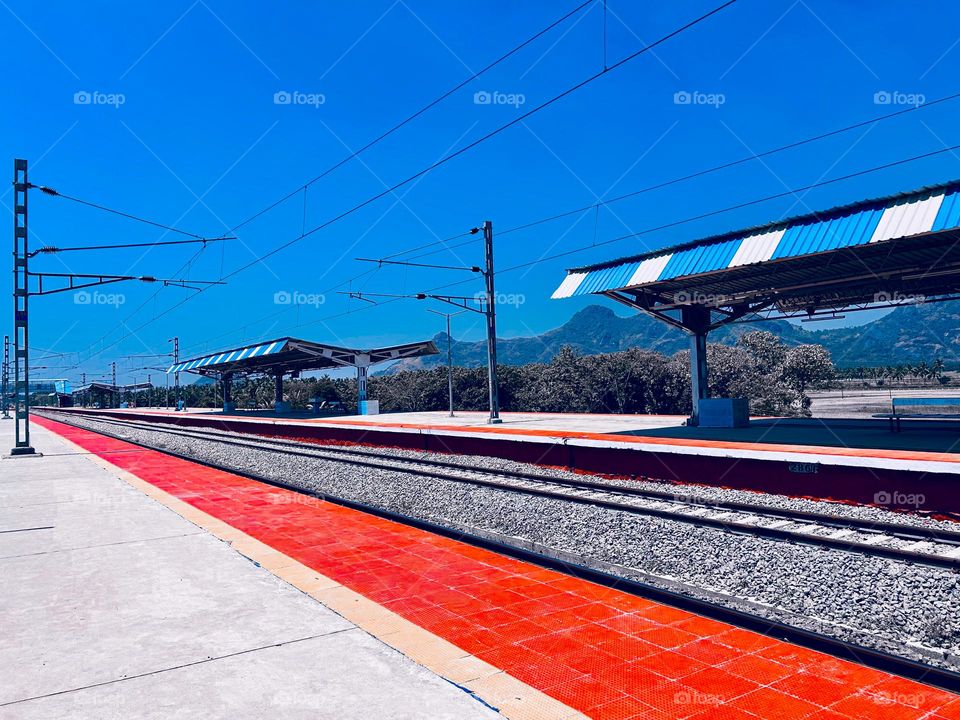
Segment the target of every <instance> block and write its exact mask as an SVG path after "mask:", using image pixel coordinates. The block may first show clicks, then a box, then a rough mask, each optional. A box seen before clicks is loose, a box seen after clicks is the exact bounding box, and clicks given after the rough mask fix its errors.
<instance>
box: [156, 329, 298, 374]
mask: <svg viewBox="0 0 960 720" xmlns="http://www.w3.org/2000/svg"><path fill="white" fill-rule="evenodd" d="M288 340H289V338H281V339H280V340H269V341H267V342H265V343H261V344H259V345H248V346H247V347H242V348H237V349H236V350H228V351H227V352H222V353H214V354H213V355H204V356H203V357H201V358H195V359H193V360H187V361H185V362H182V363H177V364H176V365H171V366H170V367H169V368H168V369H167V372H168V373H172V372H189V371H190V370H194V369H196V368H201V367H206V366H207V365H219V364H220V363H223V362H233V361H235V360H244V359H247V358H252V357H261V356H263V355H274V354H276V353H278V352H280V351H281V350H283V349H284V348H285V347H286V346H287V341H288Z"/></svg>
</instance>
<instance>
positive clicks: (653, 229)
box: [298, 145, 960, 327]
mask: <svg viewBox="0 0 960 720" xmlns="http://www.w3.org/2000/svg"><path fill="white" fill-rule="evenodd" d="M958 150H960V145H953V146H950V147H944V148H941V149H939V150H933V151H930V152H927V153H922V154H920V155H914V156H911V157H908V158H903V159H900V160H894V161H892V162H888V163H884V164H882V165H876V166H874V167H870V168H865V169H863V170H858V171H856V172H853V173H848V174H846V175H841V176H838V177H835V178H830V179H827V180H821V181H818V182H815V183H811V184H809V185H805V186H803V187H799V188H793V189H790V190H786V191H784V192H780V193H775V194H773V195H766V196H764V197H761V198H755V199H753V200H747V201H745V202H741V203H737V204H735V205H729V206H726V207H723V208H719V209H717V210H711V211H709V212H706V213H699V214H697V215H692V216H689V217H685V218H682V219H680V220H674V221H672V222H669V223H664V224H662V225H657V226H655V227H650V228H646V229H644V230H640V231H638V232H635V233H629V234H626V235H620V236H618V237H614V238H609V239H607V240H604V241H602V242H599V243H595V244H594V243H591V244H590V245H583V246H580V247H576V248H572V249H570V250H565V251H563V252H558V253H554V254H552V255H546V256H543V257H540V258H537V259H535V260H530V261H527V262H522V263H518V264H516V265H511V266H509V267H506V268H501V269H498V270H497V276H498V277H499V276H501V275H503V274H505V273H508V272H514V271H517V270H522V269H524V268H527V267H531V266H533V265H537V264H539V263H542V262H548V261H551V260H557V259H559V258H562V257H568V256H570V255H575V254H578V253H581V252H586V251H588V250H592V249H594V248H596V247H601V246H604V245H611V244H613V243H617V242H622V241H624V240H629V239H632V238H635V237H640V236H642V235H647V234H650V233H654V232H659V231H661V230H665V229H669V228H673V227H679V226H681V225H686V224H689V223H692V222H696V221H697V220H703V219H705V218H709V217H713V216H716V215H720V214H723V213H726V212H733V211H734V210H740V209H743V208H746V207H750V206H753V205H759V204H761V203H764V202H770V201H772V200H777V199H779V198H783V197H788V196H790V195H794V194H796V193H800V192H805V191H807V190H812V189H814V188H818V187H823V186H826V185H832V184H834V183H837V182H842V181H844V180H850V179H852V178H855V177H861V176H863V175H867V174H869V173H873V172H879V171H881V170H886V169H889V168H891V167H896V166H898V165H903V164H906V163H910V162H915V161H917V160H923V159H926V158H929V157H933V156H936V155H940V154H943V153H948V152H956V151H958ZM471 281H472V278H468V279H465V280H455V281H453V282H449V283H445V284H443V285H437V286H434V287H432V288H429V289H427V290H425V291H423V292H421V293H416V294H413V295H401V296H399V297H392V296H389V295H388V294H385V293H382V294H381V295H384V296H386V297H388V299H386V300H384V301H383V302H380V303H376V304H375V305H360V306H357V307H356V308H353V309H352V310H345V311H343V312H340V313H336V314H334V315H328V316H325V317H323V318H319V319H317V320H312V321H311V322H309V323H304V325H313V324H316V323H325V322H328V321H330V320H334V319H336V318H339V317H343V316H345V315H351V314H353V313H355V312H359V311H361V310H364V309H368V308H370V307H381V306H384V305H388V304H390V303H393V302H398V301H400V300H404V299H409V298H415V297H418V296H421V295H423V296H429V294H430V293H434V292H436V291H438V290H446V289H448V288H452V287H457V286H460V285H463V284H465V283H468V282H471ZM365 294H368V295H371V296H372V295H374V293H365ZM298 327H300V326H298Z"/></svg>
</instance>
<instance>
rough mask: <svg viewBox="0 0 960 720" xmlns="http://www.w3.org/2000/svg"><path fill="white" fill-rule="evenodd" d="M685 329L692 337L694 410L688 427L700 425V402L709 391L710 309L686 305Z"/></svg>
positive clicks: (692, 397) (682, 310)
mask: <svg viewBox="0 0 960 720" xmlns="http://www.w3.org/2000/svg"><path fill="white" fill-rule="evenodd" d="M681 320H682V322H683V327H684V329H685V330H686V331H687V333H689V335H690V399H691V401H692V408H691V412H690V417H689V419H688V420H687V425H691V426H697V425H699V424H700V401H701V400H703V399H705V398H706V397H708V390H707V328H708V327H709V325H710V309H709V308H707V307H704V306H703V305H686V306H684V307H683V308H682V309H681Z"/></svg>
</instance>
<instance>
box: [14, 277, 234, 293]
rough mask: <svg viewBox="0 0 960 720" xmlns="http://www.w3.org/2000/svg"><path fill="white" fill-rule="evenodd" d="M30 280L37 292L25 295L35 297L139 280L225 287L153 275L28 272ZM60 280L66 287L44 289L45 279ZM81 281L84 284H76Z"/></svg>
mask: <svg viewBox="0 0 960 720" xmlns="http://www.w3.org/2000/svg"><path fill="white" fill-rule="evenodd" d="M27 277H28V278H32V277H35V278H37V290H36V292H30V289H29V287H28V288H27V290H26V293H24V294H25V295H27V296H30V297H33V296H37V295H53V294H55V293H61V292H70V291H71V290H82V289H83V288H88V287H96V286H98V285H110V284H112V283H117V282H124V281H126V280H139V281H140V282H148V283H154V282H159V283H163V285H164V287H183V288H187V289H191V290H196V289H197V288H191V287H190V286H189V285H187V284H186V283H187V282H191V283H196V284H197V285H223V284H224V283H223V282H221V281H218V280H189V281H185V280H164V279H160V278H155V277H153V276H152V275H99V274H86V273H48V272H39V273H37V272H28V273H27ZM51 278H53V279H59V280H67V281H68V282H67V286H66V287H58V288H54V289H52V290H50V289H47V290H44V288H43V281H44V279H47V280H49V279H51ZM77 280H81V281H83V282H79V283H78V282H76V281H77Z"/></svg>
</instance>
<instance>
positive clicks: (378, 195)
mask: <svg viewBox="0 0 960 720" xmlns="http://www.w3.org/2000/svg"><path fill="white" fill-rule="evenodd" d="M736 2H737V0H726V2H724V3H722V4H720V5H718V6H716V7H715V8H713V9H712V10H709V11H708V12H706V13H703V14H702V15H700V16H698V17H697V18H695V19H693V20H690V21H689V22H687V23H685V24H684V25H681V26H680V27H678V28H676V29H674V30H672V31H671V32H669V33H667V34H666V35H663V36H661V37H660V38H659V39H657V40H655V41H653V42H652V43H649V44H648V45H645V46H644V47H642V48H640V49H639V50H636V51H635V52H633V53H630V54H629V55H627V56H626V57H624V58H622V59H620V60H618V61H617V62H615V63H613V64H612V65H610V66H609V67H606V68H604V69H603V70H600V71H598V72H596V73H594V74H593V75H590V76H589V77H587V78H585V79H583V80H581V81H580V82H578V83H576V84H574V85H572V86H571V87H569V88H567V89H566V90H564V91H563V92H561V93H559V94H557V95H554V96H553V97H551V98H550V99H549V100H546V101H544V102H542V103H540V104H539V105H537V106H536V107H534V108H532V109H530V110H528V111H526V112H524V113H522V114H520V115H518V116H517V117H516V118H514V119H513V120H510V121H509V122H507V123H504V124H503V125H500V126H499V127H497V128H495V129H493V130H491V131H490V132H488V133H486V134H484V135H481V136H480V137H479V138H476V139H475V140H472V141H471V142H469V143H467V144H466V145H464V146H463V147H461V148H460V149H458V150H455V151H454V152H452V153H450V154H449V155H446V156H444V157H442V158H440V160H437V161H436V162H434V163H431V164H430V165H427V166H426V167H424V168H422V169H421V170H419V171H417V172H416V173H414V174H413V175H410V176H409V177H407V178H405V179H403V180H401V181H399V182H397V183H394V184H393V185H391V186H389V187H387V188H386V189H385V190H383V191H381V192H379V193H376V194H375V195H373V196H371V197H369V198H367V199H366V200H364V201H362V202H360V203H357V204H356V205H354V206H353V207H351V208H350V209H348V210H345V211H343V212H341V213H339V214H338V215H335V216H333V217H332V218H329V219H328V220H326V221H324V222H322V223H321V224H319V225H317V226H315V227H313V228H311V229H310V230H308V231H307V232H305V233H301V234H300V235H299V236H297V237H294V238H292V239H290V240H288V241H287V242H285V243H282V244H280V245H278V246H276V247H274V248H273V249H272V250H269V251H267V252H266V253H264V254H262V255H260V256H258V257H256V258H255V259H253V260H251V261H250V262H248V263H246V264H245V265H241V266H240V267H238V268H236V269H235V270H233V271H231V272H230V273H228V274H227V275H226V276H225V278H227V279H229V278H231V277H233V276H234V275H237V274H239V273H241V272H243V271H245V270H247V269H249V268H251V267H253V266H254V265H258V264H260V263H261V262H263V261H264V260H266V259H267V258H269V257H272V256H273V255H276V254H277V253H279V252H282V251H283V250H286V249H287V248H289V247H291V246H293V245H296V244H297V243H299V242H301V241H303V240H305V239H306V238H308V237H310V236H311V235H313V234H314V233H317V232H319V231H320V230H323V229H325V228H327V227H329V226H331V225H333V224H334V223H336V222H339V221H340V220H343V219H344V218H346V217H349V216H350V215H353V214H354V213H356V212H357V211H359V210H361V209H363V208H365V207H366V206H367V205H370V204H371V203H374V202H376V201H377V200H379V199H381V198H383V197H386V196H387V195H390V194H392V193H394V192H396V191H397V190H398V189H399V188H401V187H403V186H405V185H407V184H409V183H411V182H413V181H414V180H416V179H418V178H420V177H423V176H424V175H426V174H427V173H429V172H432V171H433V170H436V169H437V168H439V167H442V166H443V165H446V164H447V163H448V162H450V161H451V160H454V159H456V158H458V157H460V156H461V155H463V154H465V153H467V152H469V151H470V150H472V149H473V148H475V147H477V146H478V145H481V144H482V143H484V142H486V141H487V140H490V139H491V138H494V137H496V136H497V135H499V134H500V133H502V132H503V131H505V130H507V129H509V128H511V127H513V126H514V125H517V124H519V123H522V122H523V121H524V120H526V119H527V118H529V117H531V116H532V115H534V114H536V113H538V112H540V111H541V110H544V109H546V108H548V107H550V106H552V105H553V104H554V103H556V102H559V101H560V100H562V99H563V98H565V97H567V96H569V95H572V94H573V93H575V92H576V91H578V90H580V89H582V88H584V87H586V86H587V85H589V84H590V83H593V82H595V81H596V80H599V79H600V78H601V77H604V76H605V75H607V74H608V73H611V72H613V71H614V70H616V69H618V68H620V67H623V66H624V65H626V64H627V63H629V62H630V61H632V60H635V59H636V58H638V57H640V56H642V55H643V54H645V53H647V52H650V51H651V50H653V49H654V48H656V47H658V46H660V45H662V44H663V43H665V42H667V41H668V40H670V39H672V38H674V37H676V36H678V35H680V34H681V33H683V32H685V31H687V30H689V29H691V28H693V27H695V26H697V25H699V24H700V23H702V22H703V21H705V20H707V19H708V18H711V17H713V16H714V15H716V14H717V13H719V12H722V11H723V10H725V9H726V8H728V7H730V6H731V5H733V4H735V3H736ZM296 192H299V188H298V189H297V191H296ZM233 229H235V228H233ZM233 229H231V231H232V230H233Z"/></svg>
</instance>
